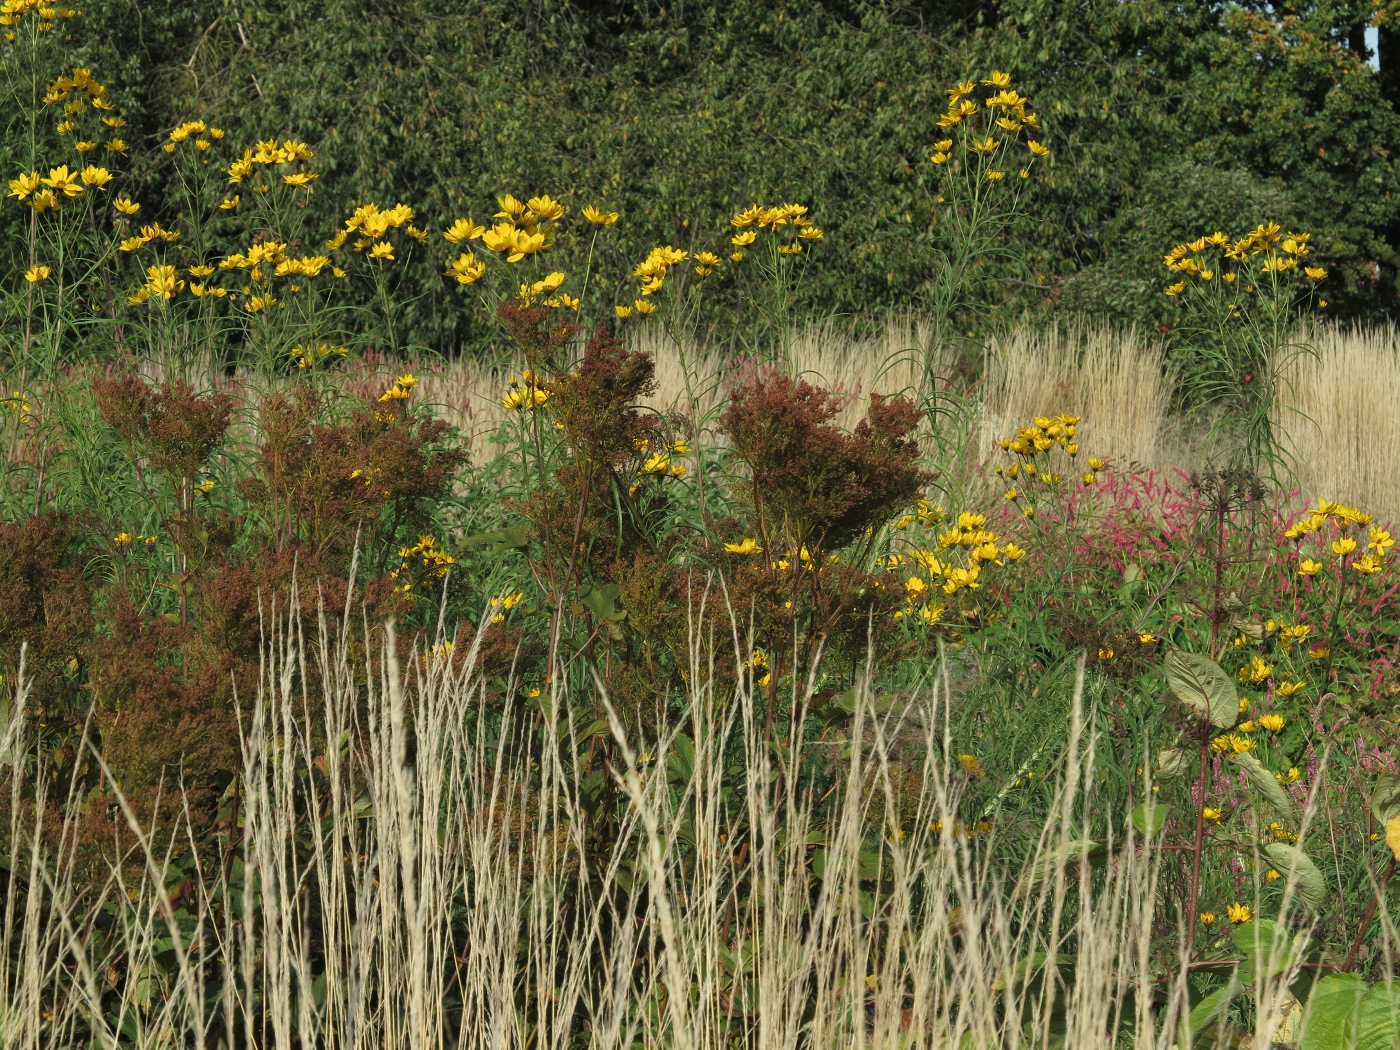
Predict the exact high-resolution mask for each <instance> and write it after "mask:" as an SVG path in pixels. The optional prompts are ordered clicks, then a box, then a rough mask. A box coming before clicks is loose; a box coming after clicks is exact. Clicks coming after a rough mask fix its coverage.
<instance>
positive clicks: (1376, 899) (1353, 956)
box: [1342, 857, 1395, 973]
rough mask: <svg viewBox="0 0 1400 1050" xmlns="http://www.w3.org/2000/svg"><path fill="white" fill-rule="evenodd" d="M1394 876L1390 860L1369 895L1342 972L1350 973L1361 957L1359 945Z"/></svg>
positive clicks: (1392, 861) (1393, 861)
mask: <svg viewBox="0 0 1400 1050" xmlns="http://www.w3.org/2000/svg"><path fill="white" fill-rule="evenodd" d="M1394 874H1395V858H1394V857H1391V858H1390V863H1389V864H1388V865H1386V869H1385V874H1384V875H1382V876H1381V881H1380V883H1379V884H1377V886H1376V892H1375V893H1374V894H1372V895H1371V903H1370V904H1368V905H1367V906H1366V914H1365V915H1363V916H1362V917H1361V925H1360V926H1359V927H1357V930H1356V940H1354V941H1352V942H1351V951H1349V952H1347V959H1346V962H1344V963H1342V972H1343V973H1351V970H1352V967H1353V966H1355V965H1356V960H1357V958H1358V957H1359V956H1360V955H1361V944H1362V942H1363V941H1364V940H1365V939H1366V931H1367V930H1368V929H1370V927H1371V920H1372V919H1373V918H1375V916H1376V908H1377V907H1378V906H1379V905H1380V902H1381V894H1383V893H1384V892H1385V887H1386V884H1387V883H1388V882H1390V877H1391V876H1392V875H1394Z"/></svg>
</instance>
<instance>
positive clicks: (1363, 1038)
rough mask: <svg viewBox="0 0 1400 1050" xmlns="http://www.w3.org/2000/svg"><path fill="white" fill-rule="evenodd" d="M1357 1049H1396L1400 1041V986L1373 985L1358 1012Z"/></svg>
mask: <svg viewBox="0 0 1400 1050" xmlns="http://www.w3.org/2000/svg"><path fill="white" fill-rule="evenodd" d="M1355 1039H1356V1050H1395V1047H1396V1046H1397V1045H1400V988H1397V987H1396V986H1395V985H1393V984H1377V985H1373V986H1372V988H1371V990H1370V991H1369V992H1367V993H1366V998H1365V999H1362V1000H1361V1009H1360V1010H1359V1011H1357V1015H1356V1035H1355Z"/></svg>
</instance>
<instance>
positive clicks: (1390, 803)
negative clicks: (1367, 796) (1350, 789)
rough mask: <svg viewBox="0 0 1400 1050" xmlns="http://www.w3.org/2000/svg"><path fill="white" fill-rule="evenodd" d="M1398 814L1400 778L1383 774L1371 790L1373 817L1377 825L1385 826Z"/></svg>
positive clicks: (1399, 807)
mask: <svg viewBox="0 0 1400 1050" xmlns="http://www.w3.org/2000/svg"><path fill="white" fill-rule="evenodd" d="M1397 814H1400V776H1397V775H1396V774H1394V773H1382V774H1381V775H1380V776H1378V777H1376V786H1375V787H1373V788H1372V789H1371V815H1372V816H1373V817H1375V818H1376V823H1377V824H1384V823H1386V821H1388V820H1390V818H1391V817H1393V816H1396V815H1397Z"/></svg>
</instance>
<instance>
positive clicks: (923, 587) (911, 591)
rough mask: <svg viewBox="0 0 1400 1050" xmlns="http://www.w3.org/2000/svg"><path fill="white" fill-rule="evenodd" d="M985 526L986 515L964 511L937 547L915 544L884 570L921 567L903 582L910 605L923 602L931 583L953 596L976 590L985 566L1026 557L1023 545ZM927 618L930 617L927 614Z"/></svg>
mask: <svg viewBox="0 0 1400 1050" xmlns="http://www.w3.org/2000/svg"><path fill="white" fill-rule="evenodd" d="M986 526H987V516H986V515H985V514H978V513H974V512H972V511H963V512H962V513H961V514H959V515H958V518H957V522H956V523H955V524H954V525H953V527H952V528H950V529H947V530H945V531H943V532H942V533H940V534H939V536H938V542H937V546H936V549H933V550H930V549H927V548H923V547H914V548H910V549H908V550H906V551H903V552H901V553H897V554H892V555H891V556H890V557H889V558H888V559H887V560H886V562H885V569H886V571H889V572H897V571H901V570H903V569H906V568H908V567H911V566H912V567H915V568H916V569H917V570H919V571H917V572H915V573H914V574H913V575H910V576H909V577H908V578H907V579H906V580H905V581H904V590H905V594H906V597H907V600H908V601H909V602H910V603H911V605H912V604H914V603H917V602H922V601H924V600H925V598H926V596H927V595H928V593H929V589H930V587H931V586H932V587H938V588H940V589H941V590H942V591H943V593H944V594H947V595H950V596H951V595H954V594H957V593H958V592H959V591H961V590H964V589H969V590H976V589H978V588H979V587H981V585H982V584H981V576H982V570H983V569H984V568H985V567H987V566H989V565H995V566H997V567H999V568H1000V567H1003V566H1005V564H1006V562H1008V561H1013V562H1014V561H1020V560H1021V559H1022V558H1024V557H1025V556H1026V552H1025V550H1024V549H1023V548H1021V547H1018V546H1017V545H1016V544H1015V543H1012V542H1010V541H1003V540H1002V539H1001V537H999V536H998V535H997V534H996V533H995V532H993V531H991V530H990V529H988V528H987V527H986ZM924 618H925V619H926V620H927V619H928V616H927V615H925V617H924Z"/></svg>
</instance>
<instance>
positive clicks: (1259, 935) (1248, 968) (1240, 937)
mask: <svg viewBox="0 0 1400 1050" xmlns="http://www.w3.org/2000/svg"><path fill="white" fill-rule="evenodd" d="M1230 940H1231V941H1232V942H1233V943H1234V945H1235V950H1236V951H1237V952H1239V953H1240V954H1241V955H1243V956H1244V961H1243V962H1241V963H1240V969H1239V978H1240V980H1241V981H1242V982H1243V983H1244V984H1246V985H1252V984H1254V983H1255V981H1256V980H1257V979H1258V978H1259V977H1260V976H1261V975H1262V976H1264V977H1266V978H1268V977H1277V976H1278V975H1279V974H1281V973H1283V972H1284V971H1285V970H1287V969H1288V967H1289V966H1290V965H1292V963H1293V961H1294V960H1295V959H1298V958H1301V957H1302V955H1303V952H1304V951H1305V950H1306V949H1307V942H1308V940H1309V937H1308V934H1306V933H1303V932H1301V931H1299V932H1297V933H1294V932H1292V931H1290V930H1287V929H1284V930H1280V929H1279V926H1278V923H1277V922H1275V921H1274V920H1273V919H1255V920H1254V921H1253V922H1246V923H1244V924H1243V925H1240V926H1236V927H1235V928H1234V929H1233V930H1231V931H1230Z"/></svg>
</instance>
